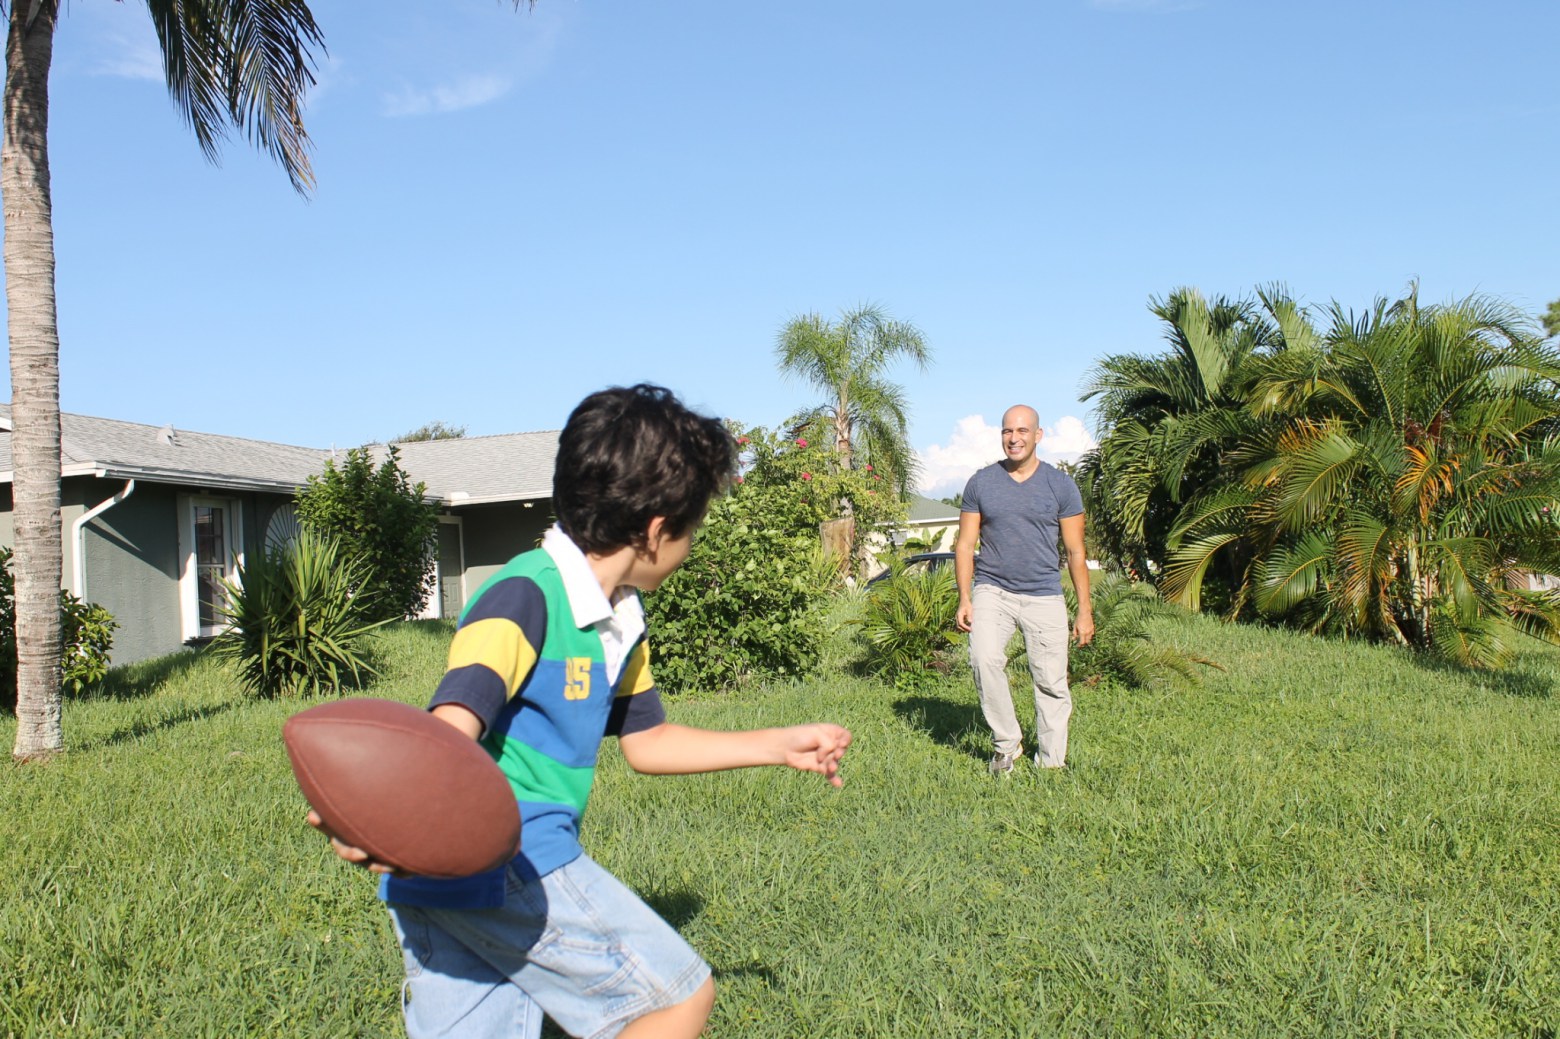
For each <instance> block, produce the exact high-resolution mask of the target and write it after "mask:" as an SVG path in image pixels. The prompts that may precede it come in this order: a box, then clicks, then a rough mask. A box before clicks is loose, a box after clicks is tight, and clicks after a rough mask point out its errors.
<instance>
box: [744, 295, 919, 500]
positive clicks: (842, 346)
mask: <svg viewBox="0 0 1560 1039" xmlns="http://www.w3.org/2000/svg"><path fill="white" fill-rule="evenodd" d="M775 358H776V362H777V364H778V365H779V367H780V371H781V373H782V374H785V375H788V376H792V377H794V378H799V379H802V380H804V381H806V382H807V383H809V384H811V385H812V386H813V388H814V389H817V390H820V391H822V392H824V393H826V394H828V399H827V400H826V401H825V403H823V404H820V405H818V406H817V407H816V408H813V409H810V410H809V411H807V412H804V413H803V414H802V415H800V416H798V418H797V423H798V425H807V424H811V423H813V422H816V421H823V422H825V423H826V424H827V428H828V429H829V431H830V434H831V435H832V436H833V439H834V449H835V452H836V455H837V457H838V459H839V464H840V466H841V468H844V469H850V468H853V467H854V465H855V463H856V462H857V461H858V460H859V459H858V456H864V457H865V458H866V459H867V460H868V461H869V462H870V463H871V464H872V465H873V466H874V468H875V469H878V470H885V471H887V473H888V474H889V476H890V477H891V479H892V480H893V482H894V483H895V485H896V487H897V488H898V490H899V493H900V494H901V495H904V494H906V493H908V491H909V487H910V483H911V481H912V480H913V479H914V478H915V473H916V458H915V452H914V450H912V449H911V447H910V429H909V408H908V405H907V402H906V400H905V392H904V389H903V387H901V386H899V385H898V384H896V383H893V382H890V381H889V380H888V378H887V377H886V372H887V369H888V367H889V366H890V365H891V364H892V363H893V362H894V361H896V360H898V359H900V358H908V359H909V360H911V361H913V362H915V364H916V365H917V366H918V367H919V368H920V369H921V370H922V371H925V370H926V366H927V364H928V363H929V362H930V361H931V350H930V348H928V347H927V345H926V338H925V336H923V335H922V334H921V331H920V329H918V328H916V327H915V326H914V325H911V324H908V323H906V322H902V321H894V320H891V319H890V318H889V317H888V316H887V315H886V314H884V313H883V311H882V310H881V309H880V308H878V307H876V306H872V305H865V306H861V307H857V308H856V309H854V310H847V311H844V312H843V313H841V314H840V320H839V322H838V323H835V322H832V321H825V320H824V319H823V318H821V317H819V316H818V315H817V314H806V315H803V316H802V317H797V318H793V319H792V320H790V321H788V322H787V323H786V325H785V327H784V328H782V329H781V330H780V335H779V339H778V341H777V342H776V344H775Z"/></svg>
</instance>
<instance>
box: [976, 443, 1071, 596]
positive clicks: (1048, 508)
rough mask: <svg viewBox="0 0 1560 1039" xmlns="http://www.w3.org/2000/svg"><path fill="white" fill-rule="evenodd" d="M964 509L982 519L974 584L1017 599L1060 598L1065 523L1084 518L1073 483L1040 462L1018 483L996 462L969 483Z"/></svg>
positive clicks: (1068, 478) (1053, 467)
mask: <svg viewBox="0 0 1560 1039" xmlns="http://www.w3.org/2000/svg"><path fill="white" fill-rule="evenodd" d="M960 508H961V510H962V511H964V512H978V513H980V553H979V555H977V556H976V557H975V583H976V584H994V585H996V586H997V587H998V588H1001V589H1004V590H1005V591H1009V592H1013V593H1014V594H1016V595H1061V594H1062V571H1061V553H1060V551H1059V550H1058V547H1057V542H1058V541H1059V540H1060V537H1061V521H1062V520H1064V519H1066V518H1067V517H1068V516H1076V515H1078V514H1079V513H1081V512H1083V496H1082V495H1080V494H1079V493H1078V485H1077V484H1076V483H1074V482H1073V480H1072V477H1070V476H1068V475H1067V474H1066V473H1064V472H1062V471H1061V470H1060V469H1058V468H1056V467H1055V466H1053V465H1047V464H1046V463H1044V462H1041V463H1040V468H1039V469H1037V470H1035V472H1034V475H1032V476H1030V477H1029V479H1027V480H1025V481H1023V482H1022V483H1019V482H1018V481H1016V480H1014V479H1013V478H1012V477H1011V476H1009V475H1008V472H1007V470H1006V469H1004V468H1002V463H1001V462H997V463H995V464H993V465H988V466H987V467H986V468H984V469H981V470H980V471H978V472H977V473H976V474H975V475H974V476H972V477H970V480H969V483H967V484H965V485H964V501H963V504H962V505H961V506H960Z"/></svg>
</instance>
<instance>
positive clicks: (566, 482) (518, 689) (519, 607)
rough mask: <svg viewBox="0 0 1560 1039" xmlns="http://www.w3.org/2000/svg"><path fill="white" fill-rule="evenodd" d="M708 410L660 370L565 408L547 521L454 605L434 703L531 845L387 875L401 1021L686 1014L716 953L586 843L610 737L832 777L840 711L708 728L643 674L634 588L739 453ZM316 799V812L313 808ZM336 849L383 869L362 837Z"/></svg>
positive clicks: (657, 1019) (608, 1021)
mask: <svg viewBox="0 0 1560 1039" xmlns="http://www.w3.org/2000/svg"><path fill="white" fill-rule="evenodd" d="M735 460H736V459H735V447H734V445H733V443H732V439H731V436H730V434H728V433H727V432H726V430H725V428H724V427H723V426H722V425H721V424H720V422H719V421H717V420H715V419H712V418H705V417H703V416H700V415H697V414H694V413H693V412H691V411H689V410H688V409H687V408H685V407H684V406H683V405H682V404H681V403H680V402H679V401H678V400H677V399H676V398H675V397H674V396H673V395H672V394H671V393H670V392H669V391H667V390H665V389H662V388H660V387H657V386H646V385H640V386H634V387H631V388H629V389H621V388H615V389H609V390H603V391H602V392H600V393H595V394H592V395H591V396H589V397H587V398H586V399H585V400H584V401H583V402H582V403H581V404H580V405H579V407H577V408H575V409H574V413H573V414H571V415H570V416H569V421H568V423H567V425H565V427H564V430H563V434H562V436H561V437H560V439H559V444H558V460H557V464H556V469H555V472H554V475H553V507H554V511H555V514H556V517H557V525H556V526H555V527H553V528H552V529H551V530H549V531H548V532H547V534H546V536H545V537H544V538H543V541H542V547H541V548H539V549H536V550H534V551H531V552H526V553H524V554H522V555H520V556H517V557H515V558H514V559H512V560H510V562H509V563H508V564H507V565H506V566H505V567H504V568H503V569H502V570H500V571H499V572H498V573H497V574H495V575H494V576H493V578H492V579H491V580H489V581H488V582H487V583H486V584H484V585H483V586H482V588H481V589H480V590H479V591H478V592H477V594H476V596H475V598H473V599H472V601H471V602H470V604H468V606H467V607H466V610H465V612H464V613H463V614H462V616H461V619H460V624H459V627H458V629H457V630H456V633H455V638H454V641H453V643H452V644H451V647H450V655H449V665H448V670H447V671H446V672H445V674H444V677H443V679H442V680H441V681H440V683H439V687H438V689H437V690H436V691H435V693H434V695H433V702H432V704H431V705H430V709H431V710H432V711H433V713H434V714H435V715H436V716H437V717H439V718H441V719H443V720H444V721H447V722H449V723H450V724H451V725H453V726H455V727H456V728H457V729H459V730H461V731H462V732H464V733H466V734H467V735H469V736H471V737H472V738H473V739H478V740H481V741H482V744H483V746H485V747H486V748H487V749H488V750H489V751H490V752H491V753H492V754H493V755H494V757H495V758H496V759H497V760H498V763H499V767H500V768H502V769H503V771H504V773H505V775H507V776H508V778H509V782H510V785H511V786H512V787H513V788H514V790H515V796H516V797H517V798H518V799H519V802H520V816H521V826H522V828H521V842H520V844H521V851H520V854H519V855H517V856H516V857H515V858H514V859H513V860H512V861H511V862H510V863H509V864H508V866H506V867H504V868H502V869H499V870H496V871H494V872H492V873H487V874H481V875H479V876H475V877H470V878H464V879H461V880H443V881H441V880H432V879H427V878H418V877H406V876H398V875H387V876H386V877H384V878H383V880H382V881H381V886H380V895H381V897H382V898H383V899H384V900H385V902H386V903H387V904H388V906H389V910H390V916H391V918H392V920H393V921H394V924H395V930H396V935H397V937H398V938H399V939H400V943H401V948H402V951H403V954H404V959H405V962H406V985H405V988H404V992H405V1000H404V1003H405V1005H404V1010H405V1015H406V1029H407V1033H408V1034H409V1035H410V1036H411V1037H412V1039H421V1037H424V1036H462V1037H468V1036H469V1037H481V1036H520V1037H529V1039H535V1037H536V1036H538V1035H539V1034H540V1031H541V1027H542V1016H543V1014H544V1013H545V1014H546V1015H548V1016H550V1017H552V1019H553V1020H554V1021H556V1022H557V1023H558V1024H559V1025H560V1026H562V1027H563V1028H564V1029H565V1030H566V1031H567V1032H568V1033H569V1034H570V1035H575V1036H593V1037H594V1036H600V1037H609V1036H622V1037H625V1039H644V1037H648V1036H657V1037H676V1036H689V1037H691V1036H696V1035H698V1034H699V1033H700V1032H701V1031H702V1030H703V1028H704V1023H705V1020H706V1019H707V1018H708V1016H709V1012H710V1008H711V1007H712V1006H713V1005H714V1000H715V984H714V980H713V979H712V978H711V976H710V969H709V967H708V966H707V965H706V964H705V963H704V961H703V960H701V959H700V958H699V956H698V954H697V953H695V952H694V951H693V949H692V948H690V947H689V946H688V944H687V943H686V942H684V941H683V940H682V938H681V936H679V935H678V933H677V932H676V931H675V930H674V929H673V928H672V927H671V926H670V925H669V924H667V923H666V922H665V921H663V920H662V919H661V918H660V917H659V916H657V915H656V914H655V913H654V912H653V911H652V910H651V909H650V908H649V907H648V906H646V905H645V904H644V902H642V901H641V900H640V899H639V898H638V896H636V895H635V894H634V893H633V892H632V891H630V890H629V889H628V888H627V887H625V886H624V885H623V884H622V883H620V882H619V881H618V880H617V879H616V878H614V877H613V876H612V875H611V874H609V873H607V872H606V871H605V870H603V869H602V868H601V867H600V866H598V865H596V863H595V862H593V861H591V859H590V857H589V856H587V855H586V854H585V853H584V851H583V850H582V849H581V848H580V844H579V833H578V831H579V821H580V817H581V815H582V814H583V813H584V810H585V802H586V799H587V797H588V796H589V793H590V787H591V780H592V777H593V774H594V770H595V764H596V755H597V751H598V748H599V747H600V745H601V741H602V738H603V737H604V736H607V735H613V736H617V737H618V741H619V746H620V747H621V749H622V752H623V757H624V759H625V760H627V762H628V763H629V765H630V766H631V767H633V768H634V769H635V771H638V772H644V773H655V774H663V775H664V774H673V773H692V772H711V771H716V770H719V769H728V768H741V767H744V766H748V765H789V766H791V767H792V768H797V769H802V770H804V771H809V772H819V773H822V774H823V775H824V776H826V777H827V778H828V780H829V781H830V782H831V783H833V784H834V785H835V786H839V785H840V782H841V781H840V777H839V774H838V770H839V761H840V758H841V756H842V755H843V754H844V753H845V748H846V747H848V746H849V745H850V738H851V737H850V733H849V732H847V731H846V730H845V729H843V728H841V727H839V726H837V725H826V724H819V725H799V726H794V727H792V728H785V729H760V730H753V731H748V732H713V731H709V730H703V729H691V728H687V727H684V726H680V725H673V724H671V723H669V722H667V721H666V716H665V712H664V711H663V710H662V707H661V701H660V697H659V695H658V694H657V692H656V688H655V685H654V683H653V682H652V680H651V677H650V665H649V652H648V649H647V647H646V643H645V638H644V636H645V620H644V612H643V609H642V608H641V605H640V601H639V594H638V593H639V592H640V591H653V590H654V589H655V588H657V587H659V585H660V584H661V582H662V581H664V580H665V579H666V577H667V575H668V574H670V573H671V572H672V571H673V570H675V569H677V567H678V565H679V564H681V563H682V561H683V560H684V559H686V558H687V556H688V549H689V547H690V544H691V542H692V539H693V533H694V530H695V528H697V527H698V525H699V523H700V521H701V520H702V519H703V517H704V513H705V510H706V509H707V508H708V507H709V503H710V501H711V499H713V498H714V496H715V495H717V494H719V493H721V492H722V491H723V490H724V488H725V486H726V482H727V481H728V480H729V479H730V477H731V474H732V472H733V470H734V468H735ZM309 821H310V822H311V823H312V824H314V825H315V826H319V818H318V816H316V815H314V814H313V813H310V819H309ZM332 844H333V845H334V846H335V848H336V852H337V854H339V855H340V856H341V857H342V858H344V859H346V860H348V861H350V862H354V863H357V864H359V865H364V866H367V867H368V868H370V869H373V870H375V871H376V872H379V873H387V874H388V873H389V872H390V871H389V868H388V867H386V866H384V865H383V864H380V863H375V862H371V861H369V860H368V857H367V855H366V854H365V853H364V852H362V851H361V850H359V849H356V848H351V847H347V846H345V845H343V844H341V842H339V841H336V840H335V839H334V838H333V839H332Z"/></svg>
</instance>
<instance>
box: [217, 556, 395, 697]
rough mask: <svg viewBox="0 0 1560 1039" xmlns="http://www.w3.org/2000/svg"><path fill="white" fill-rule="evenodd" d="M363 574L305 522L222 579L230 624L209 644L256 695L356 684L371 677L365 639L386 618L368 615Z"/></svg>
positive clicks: (364, 567)
mask: <svg viewBox="0 0 1560 1039" xmlns="http://www.w3.org/2000/svg"><path fill="white" fill-rule="evenodd" d="M368 575H369V565H368V563H367V562H366V561H365V560H364V559H363V558H362V557H360V556H353V555H349V554H348V553H347V552H346V550H345V549H344V548H343V547H342V545H341V543H340V542H339V541H337V540H336V539H334V538H330V537H326V536H324V535H321V534H318V533H316V532H315V531H313V530H311V529H310V528H308V527H305V528H303V529H302V530H300V531H299V533H298V536H297V537H296V539H294V540H293V541H291V542H290V543H288V544H285V545H279V546H276V547H273V548H270V549H267V550H266V552H265V553H264V554H263V555H261V556H259V557H257V558H252V559H251V561H250V562H249V563H248V564H246V565H244V566H241V567H240V568H239V574H238V577H237V579H236V580H234V581H231V582H229V581H224V582H223V585H222V587H223V592H224V594H225V597H226V603H225V604H223V605H221V606H220V607H219V609H220V611H221V613H222V615H223V617H224V619H225V620H226V622H227V624H228V628H227V629H226V630H225V631H224V632H223V633H222V634H221V635H219V636H218V637H217V639H216V640H215V642H214V644H213V647H212V648H213V649H214V651H215V654H216V656H217V657H219V658H221V659H223V660H226V661H229V662H230V663H231V664H233V665H234V667H235V669H236V672H237V675H238V680H239V682H240V683H241V684H242V685H243V687H244V688H245V689H247V690H249V691H250V692H251V693H254V694H257V695H260V696H292V697H296V696H302V695H305V694H308V695H313V696H320V695H324V694H328V693H339V692H341V691H343V690H345V689H351V688H356V687H358V686H359V685H361V684H362V683H363V682H364V681H365V680H367V679H368V678H370V677H372V676H373V675H374V674H375V671H374V668H373V666H372V664H371V663H370V661H369V641H368V640H369V636H370V634H371V633H372V632H373V631H374V630H375V629H376V628H380V627H382V626H384V625H385V624H386V623H388V621H386V620H384V619H379V618H376V617H375V615H374V612H375V611H374V605H373V601H372V594H371V592H369V591H367V590H366V589H367V588H368V587H369V584H370V582H369V579H368Z"/></svg>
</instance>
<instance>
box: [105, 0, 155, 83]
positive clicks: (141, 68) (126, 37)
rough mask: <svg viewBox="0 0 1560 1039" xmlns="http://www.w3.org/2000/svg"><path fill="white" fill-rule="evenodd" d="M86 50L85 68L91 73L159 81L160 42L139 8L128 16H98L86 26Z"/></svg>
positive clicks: (148, 20) (149, 20) (150, 22)
mask: <svg viewBox="0 0 1560 1039" xmlns="http://www.w3.org/2000/svg"><path fill="white" fill-rule="evenodd" d="M88 41H89V46H88V49H89V51H91V52H93V55H94V56H93V57H92V58H91V59H90V64H89V65H88V66H87V68H88V71H89V72H90V73H91V74H92V75H94V76H114V77H116V78H119V79H141V80H150V81H152V82H154V83H162V82H164V81H165V80H166V77H165V75H164V73H163V57H162V44H160V43H158V42H157V34H156V32H155V31H153V29H152V21H151V19H150V18H147V17H146V16H145V12H144V11H143V12H140V13H139V16H138V17H134V18H131V19H129V20H124V19H119V20H113V19H109V18H100V19H98V20H97V22H96V23H95V24H93V25H91V26H90V27H89V30H88Z"/></svg>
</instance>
